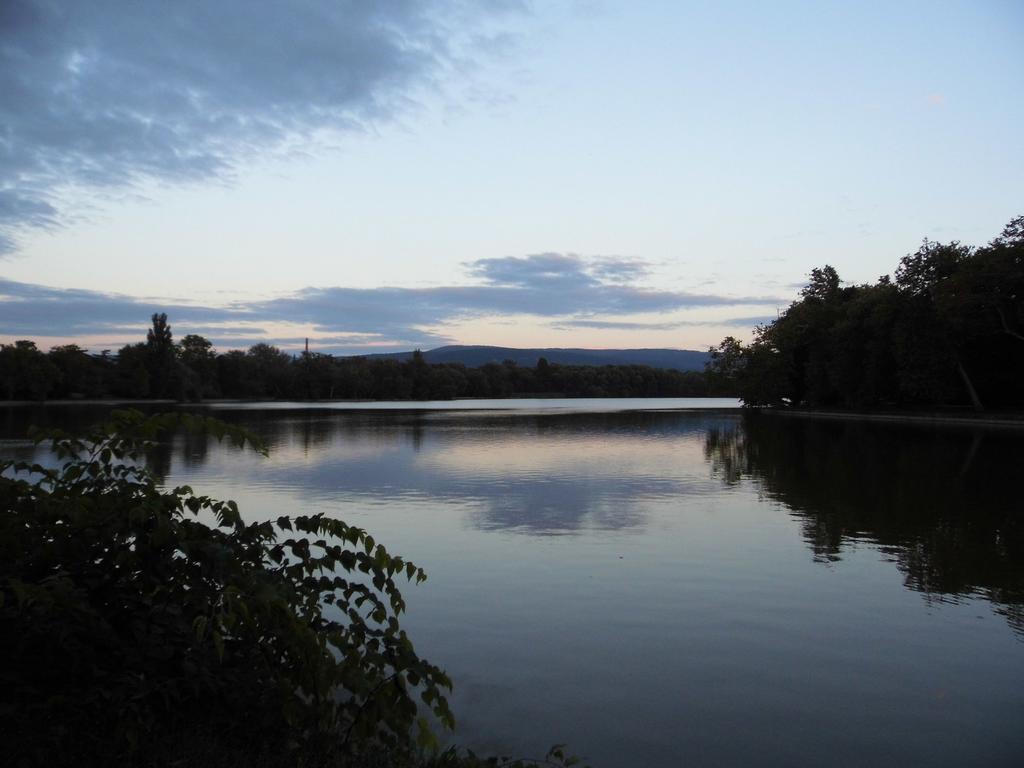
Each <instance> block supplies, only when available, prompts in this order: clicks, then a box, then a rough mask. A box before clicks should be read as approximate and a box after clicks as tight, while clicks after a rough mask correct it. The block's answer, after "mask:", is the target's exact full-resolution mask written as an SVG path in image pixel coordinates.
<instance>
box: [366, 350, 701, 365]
mask: <svg viewBox="0 0 1024 768" xmlns="http://www.w3.org/2000/svg"><path fill="white" fill-rule="evenodd" d="M358 357H366V358H391V359H393V360H408V359H409V358H411V357H412V352H411V351H410V352H389V353H384V354H376V355H358ZM423 357H424V358H425V359H426V361H427V362H428V363H462V364H463V365H465V366H467V367H469V368H478V367H479V366H481V365H486V364H487V363H500V362H502V361H504V360H514V361H515V363H516V365H521V366H526V367H530V368H532V367H533V366H535V365H537V360H539V359H540V358H542V357H543V358H546V359H547V361H548V362H549V363H558V364H560V365H649V366H651V367H652V368H669V369H672V370H676V371H703V370H704V363H705V362H706V361H707V359H708V353H707V352H697V351H695V350H692V349H515V348H514V347H485V346H461V345H452V346H448V347H438V348H437V349H431V350H427V351H424V353H423Z"/></svg>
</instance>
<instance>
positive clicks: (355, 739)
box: [0, 411, 453, 765]
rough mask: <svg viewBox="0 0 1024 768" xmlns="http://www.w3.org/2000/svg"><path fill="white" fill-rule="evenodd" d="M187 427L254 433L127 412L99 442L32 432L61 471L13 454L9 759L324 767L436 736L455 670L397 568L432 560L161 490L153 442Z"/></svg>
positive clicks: (4, 524)
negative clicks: (407, 625) (416, 637)
mask: <svg viewBox="0 0 1024 768" xmlns="http://www.w3.org/2000/svg"><path fill="white" fill-rule="evenodd" d="M179 427H185V428H187V429H192V430H199V429H201V430H205V431H207V432H209V433H211V434H213V435H215V436H216V437H218V438H219V439H223V438H228V439H230V440H232V441H233V442H235V443H237V444H238V445H240V446H241V445H244V444H245V443H252V438H251V437H250V436H249V435H248V434H246V433H245V432H243V431H242V430H238V429H235V428H232V427H229V426H228V425H225V424H223V423H220V422H217V421H215V420H211V419H205V418H201V417H195V416H184V415H176V414H164V415H158V416H150V417H144V416H143V415H142V414H141V413H139V412H137V411H117V412H114V413H113V414H112V415H111V417H110V421H109V423H107V424H105V425H103V426H102V427H100V428H98V429H96V430H94V431H93V432H92V433H91V434H89V435H88V436H86V437H84V438H77V437H72V436H69V435H66V434H62V433H59V432H58V433H49V434H46V435H41V434H40V435H37V436H36V439H37V441H38V442H41V441H44V440H49V442H50V444H51V448H52V451H53V453H54V455H56V456H57V458H58V461H59V462H60V466H59V467H57V468H49V467H44V466H40V465H38V464H35V465H29V464H25V463H17V464H15V463H12V462H9V461H7V462H0V474H2V476H0V505H2V506H0V509H2V514H0V659H2V660H3V661H2V666H0V691H2V693H0V718H2V722H3V723H4V731H5V732H6V734H7V736H6V738H5V744H4V748H5V754H6V757H7V758H8V760H10V762H9V763H8V764H13V765H18V764H19V763H20V764H36V763H43V762H46V763H48V764H51V765H53V764H61V763H65V762H66V763H74V764H76V765H87V764H93V763H99V762H101V761H102V762H112V761H116V762H117V763H127V762H134V763H139V764H142V763H145V764H153V763H161V764H167V765H170V764H172V763H173V761H174V758H175V755H180V756H181V760H182V761H189V762H190V763H191V760H190V759H189V758H188V755H189V754H190V752H196V751H203V750H206V751H207V752H208V754H207V759H208V760H210V763H209V764H211V765H222V764H227V763H228V761H227V760H222V759H220V758H219V756H218V753H217V752H216V751H214V753H213V754H212V755H211V754H209V750H211V749H212V750H219V749H236V748H237V749H239V750H241V751H242V752H243V753H245V754H248V755H256V754H258V755H261V756H262V760H266V761H270V762H262V760H261V762H262V764H267V765H269V764H271V763H272V761H274V760H276V759H278V757H280V759H281V760H282V761H287V764H289V765H302V764H310V763H319V764H324V762H325V761H335V760H344V759H346V758H345V755H353V754H357V753H358V754H363V755H366V754H370V753H373V754H379V755H392V756H397V755H400V754H413V753H414V751H415V744H416V742H417V741H418V742H419V743H420V744H429V743H431V740H432V738H433V737H432V735H431V733H430V729H429V727H428V724H427V721H426V719H425V718H424V714H426V713H430V714H432V716H433V717H434V718H436V720H437V721H438V722H439V723H440V724H442V725H444V726H449V727H450V726H452V725H453V718H452V715H451V712H450V711H449V708H448V704H447V701H446V699H445V692H446V691H447V690H450V687H451V683H450V681H449V679H448V677H447V676H446V675H445V674H444V672H443V671H442V670H441V669H439V668H438V667H436V666H434V665H433V664H430V663H429V662H427V661H425V660H423V659H421V658H420V657H419V656H418V655H417V654H416V652H415V650H414V648H413V645H412V643H411V642H410V640H409V638H408V637H407V636H406V634H405V632H404V631H403V630H402V629H401V628H400V626H399V623H398V616H399V615H400V614H401V613H402V610H403V609H404V607H405V604H404V602H403V599H402V595H401V593H400V591H399V588H398V585H397V581H398V580H399V579H406V580H409V581H416V582H417V583H418V582H421V581H423V580H424V579H425V578H426V576H425V574H424V573H423V571H422V570H421V569H420V568H418V567H417V566H416V565H414V564H413V563H410V562H408V561H406V560H403V559H402V558H401V557H396V556H394V555H391V554H389V553H388V552H387V551H386V550H385V548H384V547H383V546H381V545H379V544H377V543H376V542H375V541H374V540H373V538H372V537H371V536H369V535H368V534H367V533H366V532H365V531H362V530H360V529H359V528H355V527H353V526H349V525H346V524H345V523H343V522H341V521H340V520H335V519H332V518H328V517H325V516H323V515H308V516H299V517H288V516H283V517H280V518H278V519H277V520H276V521H273V522H262V523H245V522H243V520H242V518H241V516H240V515H239V512H238V508H237V506H236V505H235V503H234V502H231V501H216V500H214V499H211V498H209V497H206V496H199V495H196V494H195V493H193V491H192V489H191V488H189V487H188V486H181V487H178V488H174V489H165V488H161V487H159V486H158V485H157V483H156V481H155V479H154V477H153V476H152V475H151V474H150V473H149V472H148V471H147V470H146V468H145V466H144V459H145V451H146V450H147V446H149V445H151V444H152V441H153V440H154V439H155V438H156V437H157V436H158V434H159V433H161V432H162V431H166V430H170V429H174V428H179ZM257 448H258V446H257ZM420 702H422V703H423V704H424V705H425V707H421V706H420ZM211 745H212V746H211ZM224 756H225V757H226V755H224ZM182 764H185V762H182ZM191 764H194V763H191ZM274 764H277V763H274Z"/></svg>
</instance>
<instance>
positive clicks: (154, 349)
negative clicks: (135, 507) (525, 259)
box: [0, 313, 728, 401]
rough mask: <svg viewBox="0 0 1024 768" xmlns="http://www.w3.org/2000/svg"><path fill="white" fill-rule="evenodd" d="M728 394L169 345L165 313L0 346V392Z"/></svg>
mask: <svg viewBox="0 0 1024 768" xmlns="http://www.w3.org/2000/svg"><path fill="white" fill-rule="evenodd" d="M718 394H728V393H727V392H725V391H724V390H721V389H715V388H712V387H710V386H709V377H708V376H707V375H706V374H705V373H704V372H702V371H675V370H668V369H662V368H652V367H650V366H644V365H601V366H590V365H558V364H555V363H549V362H548V361H547V360H545V359H544V358H541V359H540V360H538V362H537V365H536V366H534V367H528V366H519V365H516V364H515V363H514V362H513V361H511V360H506V361H505V362H503V363H488V364H486V365H483V366H480V367H479V368H469V367H467V366H465V365H462V364H460V363H436V364H430V363H427V362H426V360H425V359H424V357H423V355H422V354H421V353H420V352H419V351H416V352H414V353H413V355H412V358H411V359H409V360H395V359H390V358H366V357H335V356H333V355H328V354H321V353H317V352H303V353H302V354H299V355H292V354H289V353H287V352H283V351H281V350H280V349H278V348H277V347H275V346H272V345H270V344H255V345H253V346H251V347H249V349H248V350H231V351H229V352H224V353H218V352H217V351H216V350H215V349H214V348H213V344H212V343H211V342H210V341H209V340H208V339H205V338H204V337H202V336H199V335H196V334H189V335H187V336H184V337H183V338H182V339H181V340H180V341H179V342H175V341H174V337H173V335H172V332H171V326H170V325H169V324H168V321H167V315H166V314H162V313H161V314H155V315H153V317H152V327H151V328H150V329H149V331H148V332H147V335H146V341H145V342H139V343H136V344H128V345H126V346H124V347H122V348H121V350H120V351H119V352H117V354H115V355H112V354H109V353H108V352H104V353H102V354H99V355H93V354H89V353H88V352H86V351H85V350H84V349H82V348H81V347H79V346H76V345H74V344H69V345H64V346H58V347H54V348H52V349H51V350H50V351H49V352H47V353H44V352H42V351H41V350H39V349H38V348H37V347H36V345H35V343H34V342H32V341H16V342H15V343H14V344H6V345H2V346H0V397H2V398H5V399H8V400H18V399H26V400H45V399H47V398H107V397H116V398H126V399H142V398H167V399H173V400H190V401H198V400H202V399H204V398H243V399H288V400H321V399H341V400H450V399H453V398H464V397H484V398H504V397H515V396H538V395H557V396H564V397H700V396H706V395H718Z"/></svg>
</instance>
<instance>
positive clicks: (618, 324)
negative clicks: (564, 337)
mask: <svg viewBox="0 0 1024 768" xmlns="http://www.w3.org/2000/svg"><path fill="white" fill-rule="evenodd" d="M773 320H775V317H774V316H769V315H759V316H756V317H729V318H724V319H721V320H676V321H672V322H667V323H650V322H632V321H629V320H587V319H570V320H563V321H559V322H558V323H557V324H556V327H558V328H597V329H599V330H618V331H675V330H678V329H679V328H697V327H711V328H717V327H721V326H733V327H744V328H753V327H754V326H756V325H763V324H765V323H769V322H771V321H773Z"/></svg>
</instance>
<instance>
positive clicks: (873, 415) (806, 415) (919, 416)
mask: <svg viewBox="0 0 1024 768" xmlns="http://www.w3.org/2000/svg"><path fill="white" fill-rule="evenodd" d="M750 412H751V413H756V414H765V415H768V414H770V415H773V416H784V417H789V418H797V419H830V420H833V421H874V422H880V423H888V424H917V425H923V426H927V425H933V426H944V427H948V426H953V427H985V428H996V429H1021V430H1024V413H1020V414H1012V415H1011V414H1002V415H979V416H974V415H970V416H968V415H963V416H959V415H954V414H946V413H939V412H935V411H930V412H924V413H914V412H899V411H876V412H871V411H815V410H806V409H792V410H790V409H783V408H756V409H752V410H751V411H750Z"/></svg>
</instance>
